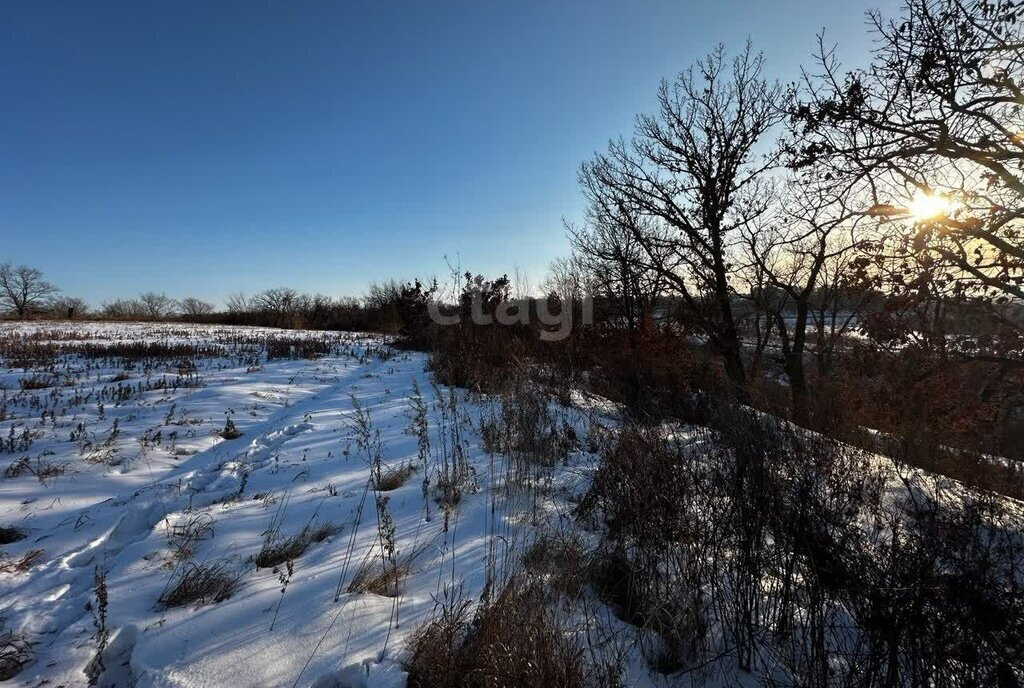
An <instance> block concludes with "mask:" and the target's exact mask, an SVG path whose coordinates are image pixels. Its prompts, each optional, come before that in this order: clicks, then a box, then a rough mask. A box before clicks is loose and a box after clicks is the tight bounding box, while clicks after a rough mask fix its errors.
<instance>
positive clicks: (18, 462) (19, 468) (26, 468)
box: [4, 456, 32, 480]
mask: <svg viewBox="0 0 1024 688" xmlns="http://www.w3.org/2000/svg"><path fill="white" fill-rule="evenodd" d="M31 470H32V466H31V460H30V459H29V458H28V457H27V456H22V457H21V458H20V459H15V460H14V461H11V463H10V464H8V465H7V468H5V469H4V478H6V479H7V480H13V479H14V478H20V477H21V476H23V475H25V474H26V473H29V472H31Z"/></svg>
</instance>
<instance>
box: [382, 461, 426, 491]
mask: <svg viewBox="0 0 1024 688" xmlns="http://www.w3.org/2000/svg"><path fill="white" fill-rule="evenodd" d="M415 472H416V467H415V466H414V465H412V464H411V463H405V464H401V465H399V466H397V467H395V468H388V469H387V470H384V471H381V473H380V475H378V476H377V478H376V479H375V480H374V488H375V489H376V490H377V491H378V492H391V491H392V490H397V489H398V488H400V487H401V486H402V485H404V484H405V481H407V480H408V479H409V478H411V477H412V475H413V473H415Z"/></svg>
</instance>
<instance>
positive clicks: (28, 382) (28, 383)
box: [18, 374, 57, 390]
mask: <svg viewBox="0 0 1024 688" xmlns="http://www.w3.org/2000/svg"><path fill="white" fill-rule="evenodd" d="M18 385H19V386H20V387H21V388H22V389H24V390H33V389H48V388H50V387H56V386H57V380H56V378H54V377H51V376H50V375H38V374H36V375H31V376H29V377H23V378H21V379H20V380H19V381H18Z"/></svg>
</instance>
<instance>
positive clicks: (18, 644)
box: [0, 631, 32, 681]
mask: <svg viewBox="0 0 1024 688" xmlns="http://www.w3.org/2000/svg"><path fill="white" fill-rule="evenodd" d="M31 661H32V643H31V642H29V641H28V640H27V639H26V638H25V636H23V635H20V634H16V633H14V632H13V631H4V632H0V681H7V680H10V679H12V678H14V677H15V676H17V675H18V674H19V673H21V670H22V669H24V668H25V667H26V666H28V664H29V663H30V662H31Z"/></svg>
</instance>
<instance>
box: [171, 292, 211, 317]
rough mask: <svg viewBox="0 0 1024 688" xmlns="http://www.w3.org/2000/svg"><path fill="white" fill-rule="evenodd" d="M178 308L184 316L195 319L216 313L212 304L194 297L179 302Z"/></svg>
mask: <svg viewBox="0 0 1024 688" xmlns="http://www.w3.org/2000/svg"><path fill="white" fill-rule="evenodd" d="M178 308H179V309H180V310H181V312H182V314H183V315H187V316H189V317H193V318H194V317H198V316H201V315H209V314H210V313H213V311H214V306H213V304H212V303H210V302H208V301H203V300H201V299H197V298H195V297H194V296H188V297H186V298H184V299H182V300H181V301H179V302H178Z"/></svg>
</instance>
